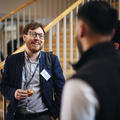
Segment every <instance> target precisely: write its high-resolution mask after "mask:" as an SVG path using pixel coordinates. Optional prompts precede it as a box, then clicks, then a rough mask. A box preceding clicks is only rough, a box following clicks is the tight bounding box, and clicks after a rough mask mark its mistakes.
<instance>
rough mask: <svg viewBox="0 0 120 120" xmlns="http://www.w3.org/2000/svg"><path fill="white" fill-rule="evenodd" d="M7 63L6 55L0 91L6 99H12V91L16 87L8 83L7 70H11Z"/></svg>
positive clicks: (8, 62)
mask: <svg viewBox="0 0 120 120" xmlns="http://www.w3.org/2000/svg"><path fill="white" fill-rule="evenodd" d="M9 65H10V60H9V57H7V58H6V62H5V65H4V71H3V74H2V81H1V85H0V88H1V93H2V94H3V96H4V97H5V98H6V99H8V100H14V93H15V90H16V89H15V88H13V87H12V86H11V83H10V77H9V71H12V68H11V69H10V67H9Z"/></svg>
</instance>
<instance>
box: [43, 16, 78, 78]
mask: <svg viewBox="0 0 120 120" xmlns="http://www.w3.org/2000/svg"><path fill="white" fill-rule="evenodd" d="M60 28H61V29H62V28H63V24H62V23H61V24H60ZM61 29H60V33H59V35H60V36H59V37H60V40H59V51H60V52H59V60H60V63H61V66H62V69H63V66H64V56H63V55H64V38H63V36H64V32H63V31H62V30H61ZM75 32H76V18H74V19H73V62H74V63H75V62H76V61H77V49H76V40H75ZM66 34H67V35H66V60H67V71H66V73H67V75H66V78H69V77H70V64H69V63H70V61H71V60H70V52H71V51H70V23H69V21H68V22H67V25H66ZM47 36H49V34H48V35H47ZM56 41H57V40H56V33H55V34H53V36H52V51H53V53H54V54H56V55H57V45H56ZM44 50H45V51H49V40H48V38H47V39H46V40H45V46H44ZM63 72H64V69H63ZM73 73H74V71H73Z"/></svg>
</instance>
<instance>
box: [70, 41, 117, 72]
mask: <svg viewBox="0 0 120 120" xmlns="http://www.w3.org/2000/svg"><path fill="white" fill-rule="evenodd" d="M114 54H118V52H117V51H116V50H115V48H114V45H113V43H112V42H104V43H99V44H96V45H94V46H93V47H91V48H90V49H88V50H87V51H86V52H84V53H83V55H82V56H81V58H80V60H79V61H78V62H77V63H76V64H73V65H72V66H73V68H74V69H76V70H77V69H79V68H80V67H82V66H83V65H84V64H85V63H86V62H87V61H90V60H92V59H96V58H102V57H104V56H111V55H114Z"/></svg>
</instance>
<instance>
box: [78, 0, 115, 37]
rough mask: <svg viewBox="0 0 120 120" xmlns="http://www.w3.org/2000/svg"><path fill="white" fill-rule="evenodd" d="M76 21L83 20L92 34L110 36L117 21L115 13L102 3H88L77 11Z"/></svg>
mask: <svg viewBox="0 0 120 120" xmlns="http://www.w3.org/2000/svg"><path fill="white" fill-rule="evenodd" d="M77 16H78V19H81V20H83V21H84V22H85V23H86V24H87V25H88V26H89V27H90V29H91V30H92V31H93V32H96V33H100V34H104V35H106V34H110V33H111V32H112V30H113V28H114V25H115V24H116V21H117V11H116V10H115V9H113V8H111V7H110V5H109V4H107V3H106V2H104V1H90V2H87V3H85V4H84V5H83V6H81V7H80V8H79V10H78V14H77Z"/></svg>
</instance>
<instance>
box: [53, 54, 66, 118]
mask: <svg viewBox="0 0 120 120" xmlns="http://www.w3.org/2000/svg"><path fill="white" fill-rule="evenodd" d="M53 57H54V60H53V80H54V97H55V101H54V102H55V104H54V105H55V108H56V109H57V110H58V115H57V116H59V113H60V111H59V110H60V106H61V95H62V90H63V86H64V84H65V78H64V75H63V70H62V68H61V65H60V62H59V60H58V57H57V56H53Z"/></svg>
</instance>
